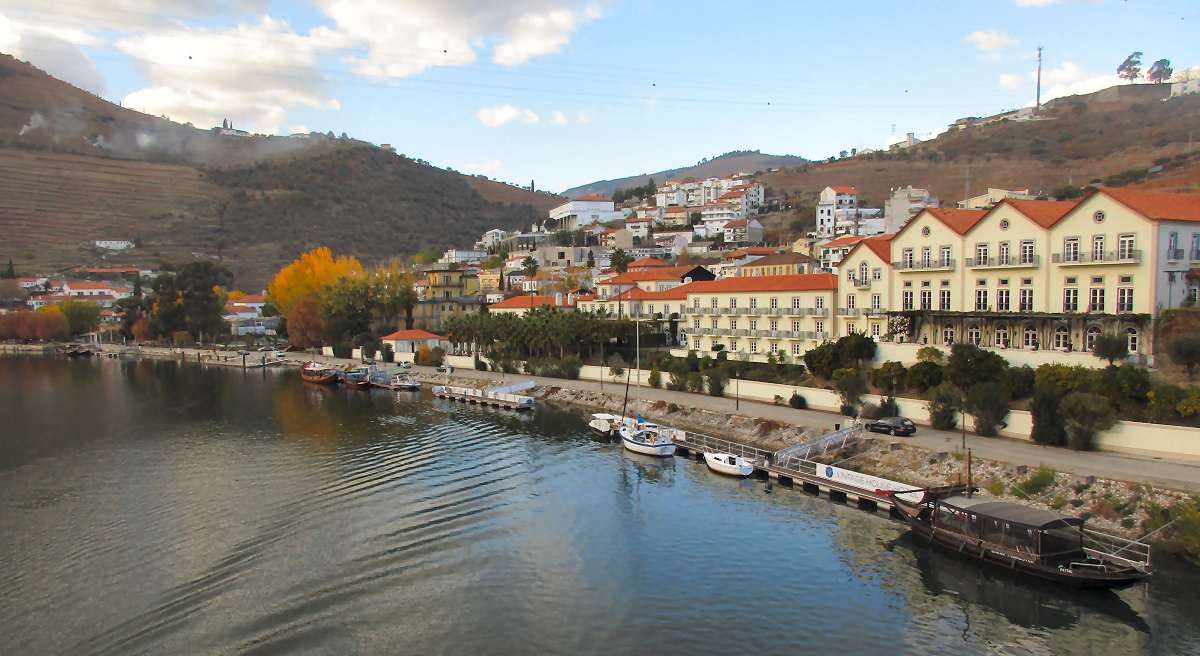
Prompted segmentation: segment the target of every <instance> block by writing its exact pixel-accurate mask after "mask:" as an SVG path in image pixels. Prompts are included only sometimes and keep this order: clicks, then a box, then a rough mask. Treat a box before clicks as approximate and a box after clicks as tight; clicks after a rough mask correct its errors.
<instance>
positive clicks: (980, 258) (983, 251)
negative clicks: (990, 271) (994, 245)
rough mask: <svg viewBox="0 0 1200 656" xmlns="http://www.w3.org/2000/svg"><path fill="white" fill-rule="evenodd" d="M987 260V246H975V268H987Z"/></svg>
mask: <svg viewBox="0 0 1200 656" xmlns="http://www.w3.org/2000/svg"><path fill="white" fill-rule="evenodd" d="M987 259H988V245H987V244H975V265H976V266H987V263H988V261H987Z"/></svg>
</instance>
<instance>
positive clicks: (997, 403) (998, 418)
mask: <svg viewBox="0 0 1200 656" xmlns="http://www.w3.org/2000/svg"><path fill="white" fill-rule="evenodd" d="M1009 410H1010V406H1009V404H1008V395H1007V394H1005V393H1004V389H1003V387H1001V385H1000V383H999V382H997V381H986V382H981V383H976V384H974V385H972V386H971V388H970V389H969V390H967V404H966V411H967V414H969V415H971V416H973V417H975V434H976V435H979V436H980V437H995V436H996V434H997V433H998V432H999V431H998V428H1003V427H1004V426H1007V425H1008V424H1006V423H1005V421H1004V420H1005V419H1006V418H1007V417H1008V411H1009Z"/></svg>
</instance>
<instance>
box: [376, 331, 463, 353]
mask: <svg viewBox="0 0 1200 656" xmlns="http://www.w3.org/2000/svg"><path fill="white" fill-rule="evenodd" d="M379 341H380V342H382V343H384V344H391V345H392V352H394V353H416V352H417V351H420V350H421V347H422V346H428V347H429V348H431V349H433V348H437V347H438V346H442V348H446V347H448V346H449V343H448V342H445V341H444V340H442V338H441V337H438V336H437V335H434V334H433V333H427V332H425V331H424V330H401V331H397V332H394V333H392V334H391V335H388V336H386V337H383V338H381V339H380V340H379Z"/></svg>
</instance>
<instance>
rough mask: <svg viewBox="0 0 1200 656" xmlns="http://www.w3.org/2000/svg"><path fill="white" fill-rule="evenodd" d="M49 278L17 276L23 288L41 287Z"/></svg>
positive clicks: (18, 282)
mask: <svg viewBox="0 0 1200 656" xmlns="http://www.w3.org/2000/svg"><path fill="white" fill-rule="evenodd" d="M49 280H50V279H49V278H17V284H19V285H21V289H30V288H33V287H41V286H42V285H44V284H46V282H47V281H49Z"/></svg>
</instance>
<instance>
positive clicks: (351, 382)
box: [342, 365, 375, 390]
mask: <svg viewBox="0 0 1200 656" xmlns="http://www.w3.org/2000/svg"><path fill="white" fill-rule="evenodd" d="M374 373H375V367H372V366H369V365H364V366H359V367H355V368H353V369H351V370H350V371H345V372H343V373H342V382H343V383H345V384H346V387H347V388H348V389H356V390H369V389H371V375H372V374H374Z"/></svg>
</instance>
